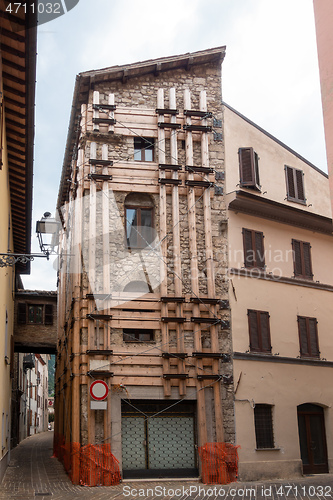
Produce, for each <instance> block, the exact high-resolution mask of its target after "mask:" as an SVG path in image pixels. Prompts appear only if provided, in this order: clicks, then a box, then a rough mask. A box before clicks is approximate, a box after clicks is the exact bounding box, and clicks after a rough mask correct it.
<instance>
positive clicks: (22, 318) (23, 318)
mask: <svg viewBox="0 0 333 500" xmlns="http://www.w3.org/2000/svg"><path fill="white" fill-rule="evenodd" d="M17 322H18V324H19V325H25V324H26V322H27V307H26V304H24V303H22V302H19V303H18V304H17Z"/></svg>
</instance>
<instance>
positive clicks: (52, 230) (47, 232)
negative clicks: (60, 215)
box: [36, 212, 60, 257]
mask: <svg viewBox="0 0 333 500" xmlns="http://www.w3.org/2000/svg"><path fill="white" fill-rule="evenodd" d="M59 229H60V222H59V221H57V220H56V219H54V218H53V217H51V213H50V212H45V213H44V215H43V217H42V218H41V220H39V221H37V223H36V233H37V238H38V242H39V247H40V249H41V251H42V252H43V253H44V254H45V255H46V256H47V257H49V255H50V254H51V253H52V252H53V251H54V249H55V247H57V246H58V244H59Z"/></svg>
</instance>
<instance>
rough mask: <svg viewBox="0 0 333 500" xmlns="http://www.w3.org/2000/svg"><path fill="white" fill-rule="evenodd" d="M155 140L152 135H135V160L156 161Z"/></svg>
mask: <svg viewBox="0 0 333 500" xmlns="http://www.w3.org/2000/svg"><path fill="white" fill-rule="evenodd" d="M154 142H155V141H154V139H153V138H151V137H134V160H136V161H154Z"/></svg>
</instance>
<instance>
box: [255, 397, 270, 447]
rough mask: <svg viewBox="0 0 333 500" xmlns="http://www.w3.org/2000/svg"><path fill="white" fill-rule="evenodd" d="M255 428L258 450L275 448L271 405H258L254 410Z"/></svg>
mask: <svg viewBox="0 0 333 500" xmlns="http://www.w3.org/2000/svg"><path fill="white" fill-rule="evenodd" d="M254 427H255V432H256V442H257V448H258V449H262V448H274V435H273V419H272V407H271V405H263V404H256V405H255V408H254Z"/></svg>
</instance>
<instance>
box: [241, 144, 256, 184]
mask: <svg viewBox="0 0 333 500" xmlns="http://www.w3.org/2000/svg"><path fill="white" fill-rule="evenodd" d="M238 153H239V169H240V183H241V186H253V184H254V165H253V149H252V148H240V149H239V151H238Z"/></svg>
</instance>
